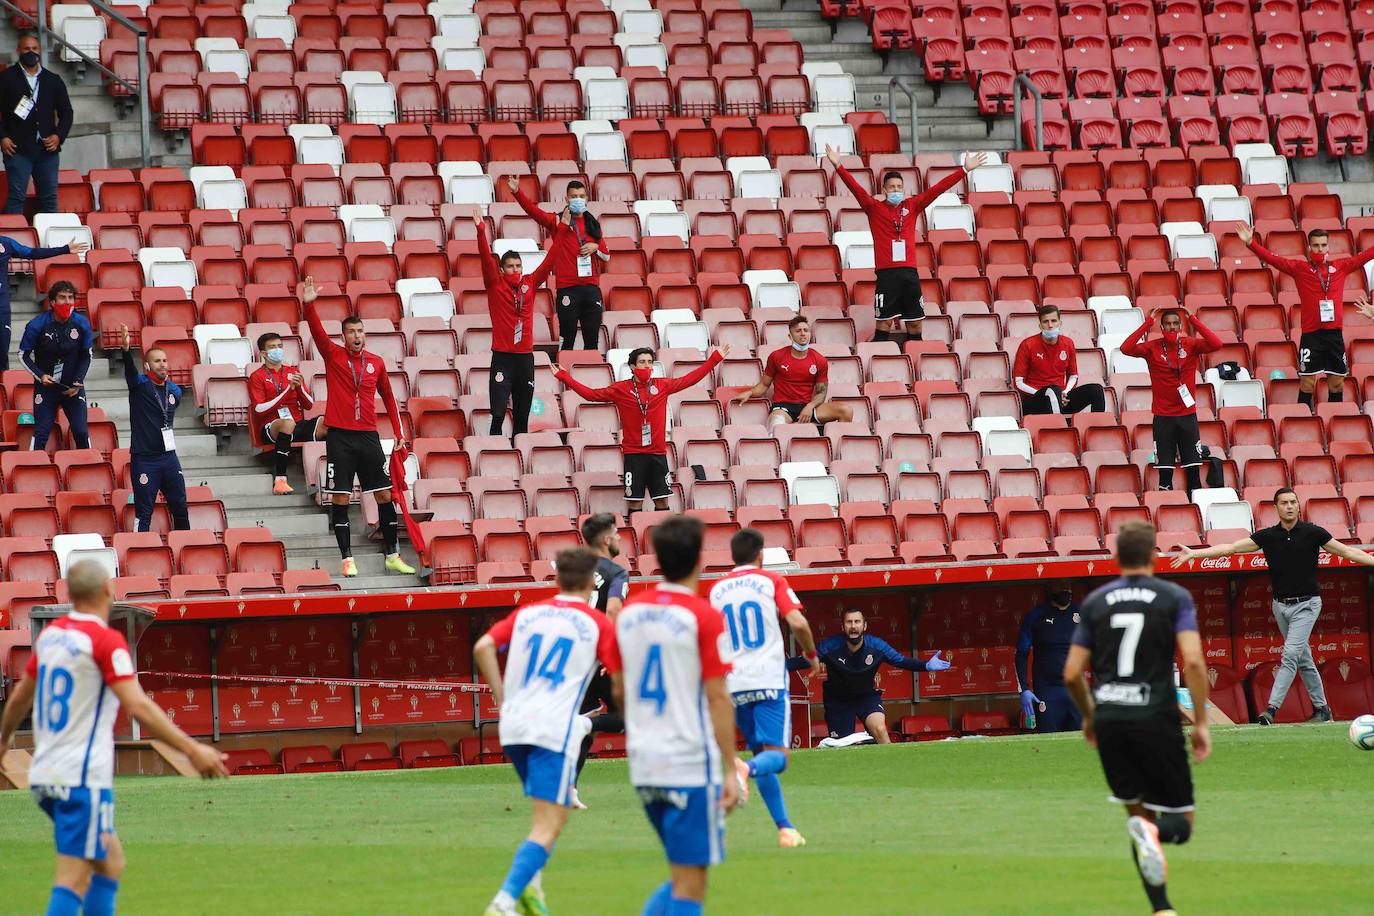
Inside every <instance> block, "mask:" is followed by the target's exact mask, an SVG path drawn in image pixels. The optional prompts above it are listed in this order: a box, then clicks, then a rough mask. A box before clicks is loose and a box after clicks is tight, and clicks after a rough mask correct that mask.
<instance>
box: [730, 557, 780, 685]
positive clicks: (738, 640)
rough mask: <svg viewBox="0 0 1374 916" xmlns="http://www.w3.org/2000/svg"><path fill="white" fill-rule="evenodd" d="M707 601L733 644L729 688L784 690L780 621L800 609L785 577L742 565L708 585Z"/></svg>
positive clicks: (731, 644)
mask: <svg viewBox="0 0 1374 916" xmlns="http://www.w3.org/2000/svg"><path fill="white" fill-rule="evenodd" d="M711 605H712V606H713V607H714V608H716V610H718V611H720V612H721V615H722V616H723V617H724V618H725V628H726V632H727V633H729V635H730V646H731V648H732V649H733V650H734V655H733V657H732V658H731V659H730V664H731V671H730V677H729V680H728V686H729V688H730V692H731V693H745V692H751V691H756V690H782V691H785V690H787V651H786V647H785V645H784V643H783V631H782V621H783V618H785V617H786V616H787V615H788V614H790V613H792V612H793V611H798V610H801V601H800V600H799V599H798V598H797V593H796V592H794V591H792V589H791V587H790V586H789V585H788V584H787V580H786V579H784V578H783V577H782V576H780V575H778V574H777V573H775V572H772V571H771V570H765V569H759V568H758V567H757V566H740V567H738V568H736V569H734V570H732V571H731V572H730V574H729V575H728V576H726V577H725V578H723V579H721V580H720V581H719V582H717V583H716V584H715V585H714V586H712V587H711Z"/></svg>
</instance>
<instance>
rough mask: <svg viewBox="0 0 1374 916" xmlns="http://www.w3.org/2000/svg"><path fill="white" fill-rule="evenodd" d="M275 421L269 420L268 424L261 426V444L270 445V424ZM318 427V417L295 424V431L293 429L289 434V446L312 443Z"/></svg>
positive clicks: (271, 437) (271, 438)
mask: <svg viewBox="0 0 1374 916" xmlns="http://www.w3.org/2000/svg"><path fill="white" fill-rule="evenodd" d="M280 419H281V417H278V418H277V420H280ZM277 420H269V421H268V422H266V423H264V424H262V441H263V442H267V443H269V444H270V443H271V442H272V441H273V436H272V424H273V423H275V422H277ZM319 425H320V418H319V417H306V418H305V419H304V420H302V421H300V422H299V423H297V424H296V429H295V431H294V432H293V433H291V444H292V445H300V444H301V443H302V442H314V441H315V429H316V428H317V427H318V426H319Z"/></svg>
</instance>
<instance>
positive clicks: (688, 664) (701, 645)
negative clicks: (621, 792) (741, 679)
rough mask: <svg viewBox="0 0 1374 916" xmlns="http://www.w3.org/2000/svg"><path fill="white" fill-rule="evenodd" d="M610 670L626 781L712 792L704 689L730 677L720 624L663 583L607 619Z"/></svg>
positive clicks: (694, 600)
mask: <svg viewBox="0 0 1374 916" xmlns="http://www.w3.org/2000/svg"><path fill="white" fill-rule="evenodd" d="M615 638H616V655H617V659H616V663H615V664H614V665H609V666H607V667H609V668H610V670H611V673H612V674H614V673H617V672H620V673H621V674H622V675H623V678H624V688H625V708H624V713H625V735H626V743H627V750H628V753H629V758H630V782H631V783H632V784H633V785H636V786H659V787H667V788H678V789H683V788H692V787H696V786H706V785H719V784H720V781H721V770H720V749H719V748H718V747H717V746H716V736H715V730H714V728H713V726H712V725H711V712H710V710H709V709H708V708H707V703H706V690H705V687H704V686H703V685H704V683H705V682H706V681H707V680H709V679H711V678H716V677H725V676H726V675H728V674H729V673H730V663H729V661H727V659H728V658H729V645H728V643H727V642H726V636H725V623H724V621H723V620H722V619H721V616H720V614H719V613H718V612H717V611H716V610H715V609H714V608H712V607H711V605H710V603H709V602H707V601H706V599H704V598H702V597H700V596H698V595H696V594H695V593H693V592H691V591H689V590H688V589H686V588H684V587H682V586H680V585H673V584H671V583H664V584H662V585H659V586H658V587H656V588H651V589H649V590H648V591H645V592H640V593H639V594H637V595H631V596H630V597H629V598H628V599H627V600H626V602H625V606H624V607H622V608H621V609H620V613H619V614H617V615H616V618H615Z"/></svg>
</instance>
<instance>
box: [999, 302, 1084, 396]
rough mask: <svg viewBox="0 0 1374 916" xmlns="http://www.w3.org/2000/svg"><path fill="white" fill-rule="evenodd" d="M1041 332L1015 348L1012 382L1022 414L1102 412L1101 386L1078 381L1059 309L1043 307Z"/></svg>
mask: <svg viewBox="0 0 1374 916" xmlns="http://www.w3.org/2000/svg"><path fill="white" fill-rule="evenodd" d="M1039 315H1040V333H1039V334H1036V335H1035V336H1033V337H1027V338H1026V339H1025V340H1023V341H1021V346H1019V347H1017V348H1016V361H1015V362H1014V363H1012V369H1011V375H1012V381H1013V382H1014V383H1015V385H1016V390H1017V391H1019V392H1020V393H1021V413H1022V414H1023V415H1029V414H1045V413H1078V412H1079V411H1080V410H1089V411H1092V412H1093V413H1102V412H1103V411H1104V410H1106V409H1107V397H1106V394H1105V393H1104V392H1103V391H1102V386H1101V385H1097V384H1094V383H1092V382H1089V383H1087V384H1079V382H1078V348H1077V347H1076V346H1074V342H1073V338H1071V337H1067V336H1065V335H1064V333H1063V329H1062V328H1060V326H1059V308H1058V307H1057V306H1053V305H1046V306H1042V307H1041V308H1040V310H1039Z"/></svg>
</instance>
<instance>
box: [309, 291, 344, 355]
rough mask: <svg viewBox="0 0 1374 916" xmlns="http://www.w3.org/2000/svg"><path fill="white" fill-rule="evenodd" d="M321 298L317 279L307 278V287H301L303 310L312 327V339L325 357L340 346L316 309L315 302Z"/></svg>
mask: <svg viewBox="0 0 1374 916" xmlns="http://www.w3.org/2000/svg"><path fill="white" fill-rule="evenodd" d="M319 297H320V293H319V290H317V289H315V278H314V277H306V278H305V285H304V286H303V287H301V308H302V311H304V312H305V323H306V324H307V325H309V326H310V339H311V340H313V341H315V349H316V350H317V351H319V353H320V355H321V356H323V355H324V354H326V353H328V352H330V351H331V350H332V349H334V348H336V347H338V346H339V345H338V344H337V343H335V342H334V339H333V338H332V337H330V336H329V332H328V331H326V330H325V329H324V322H322V321H320V313H319V311H318V310H317V309H316V308H315V300H316V299H318V298H319Z"/></svg>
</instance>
